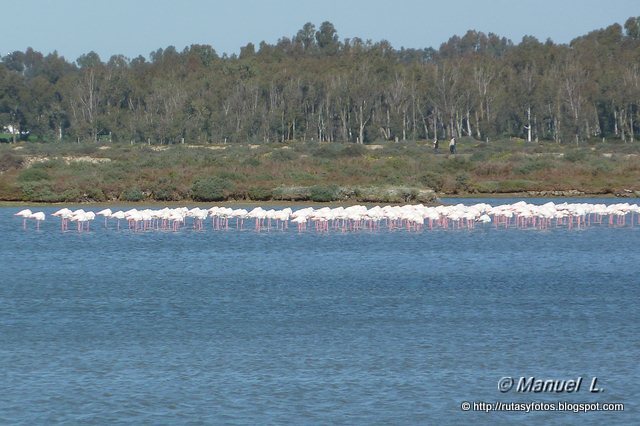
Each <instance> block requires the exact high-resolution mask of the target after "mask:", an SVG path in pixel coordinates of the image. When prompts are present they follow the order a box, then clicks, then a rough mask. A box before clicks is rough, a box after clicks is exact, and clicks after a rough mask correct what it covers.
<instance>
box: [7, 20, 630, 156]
mask: <svg viewBox="0 0 640 426" xmlns="http://www.w3.org/2000/svg"><path fill="white" fill-rule="evenodd" d="M639 105H640V17H632V18H629V19H628V20H627V21H626V22H625V24H624V25H619V24H613V25H611V26H609V27H607V28H605V29H599V30H595V31H592V32H590V33H588V34H586V35H584V36H581V37H578V38H576V39H574V40H572V41H571V42H570V43H569V44H556V43H554V42H552V41H551V40H547V41H546V42H541V41H539V40H537V39H536V38H534V37H531V36H526V37H524V38H523V39H522V40H521V41H520V43H518V44H514V43H513V42H512V41H510V40H508V39H506V38H504V37H499V36H497V35H495V34H492V33H489V34H484V33H482V32H478V31H473V30H470V31H468V32H467V33H466V34H464V35H463V36H453V37H451V38H450V39H449V40H448V41H447V42H446V43H443V44H442V45H441V46H440V47H439V49H438V50H435V49H433V48H424V49H405V48H401V49H394V48H393V47H392V46H391V45H390V44H389V43H388V42H387V41H384V40H383V41H379V42H372V41H369V40H367V41H364V40H362V39H359V38H353V39H344V40H340V39H339V37H338V33H337V31H336V29H335V28H334V26H333V24H331V23H330V22H324V23H322V24H321V25H320V27H319V28H316V27H315V25H313V24H311V23H307V24H305V25H304V26H303V27H302V28H301V29H300V30H299V31H298V32H297V34H295V35H294V36H293V37H283V38H281V39H280V40H278V42H277V43H275V44H268V43H266V42H262V43H260V44H259V46H257V47H256V46H254V45H253V44H252V43H249V44H247V45H246V46H244V47H242V48H241V50H240V53H239V54H238V55H235V54H234V55H230V56H228V55H226V54H223V55H218V54H217V52H216V51H215V49H214V48H213V47H211V46H209V45H191V46H189V47H186V48H185V49H184V50H183V51H182V52H179V51H177V50H176V49H175V47H173V46H169V47H167V48H165V49H158V50H157V51H155V52H152V53H151V54H150V55H149V58H145V57H143V56H138V57H137V58H133V59H129V58H126V57H124V56H122V55H114V56H112V57H111V58H109V60H108V61H106V62H104V61H102V59H101V58H100V57H99V56H98V55H97V54H96V53H95V52H89V53H87V54H84V55H82V56H80V57H79V58H78V59H77V60H76V61H75V62H69V61H67V60H66V59H65V58H64V57H62V56H60V55H58V54H57V53H56V52H53V53H50V54H47V55H46V56H45V55H44V54H42V53H40V52H37V51H34V50H33V49H31V48H29V49H27V50H26V51H25V52H21V51H16V52H13V53H10V54H8V55H6V56H4V57H2V60H1V62H0V126H10V128H11V129H15V130H16V132H14V133H16V134H14V135H12V136H11V138H13V139H16V138H20V137H22V138H27V137H28V138H30V139H33V140H43V141H50V142H53V141H59V140H71V141H87V140H89V141H96V142H97V141H113V142H127V143H128V142H131V143H137V142H144V143H150V144H151V143H153V144H158V143H160V144H173V143H181V142H185V141H187V142H188V143H211V142H215V143H220V142H228V143H232V142H254V143H262V142H286V141H297V140H303V141H322V142H334V141H338V142H354V143H369V142H373V141H377V140H390V141H404V140H435V139H448V138H450V137H452V136H457V137H463V136H469V137H473V138H476V139H478V140H490V139H495V138H504V137H518V138H523V139H526V140H527V141H537V140H549V141H555V142H557V143H578V144H579V143H580V142H582V141H585V140H588V139H590V138H619V139H621V140H623V141H625V142H627V141H633V140H634V139H635V138H636V135H637V133H638V130H640V124H639V123H638V121H639V120H638V109H639ZM18 131H19V132H18ZM27 135H28V136H27ZM4 136H5V137H6V134H5V135H4Z"/></svg>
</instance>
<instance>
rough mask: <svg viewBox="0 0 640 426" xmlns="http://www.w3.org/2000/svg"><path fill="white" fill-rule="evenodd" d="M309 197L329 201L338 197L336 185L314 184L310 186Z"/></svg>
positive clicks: (318, 200) (313, 199)
mask: <svg viewBox="0 0 640 426" xmlns="http://www.w3.org/2000/svg"><path fill="white" fill-rule="evenodd" d="M309 198H310V199H311V201H316V202H321V203H322V202H329V201H336V200H338V199H339V188H338V185H315V186H312V187H311V188H310V194H309Z"/></svg>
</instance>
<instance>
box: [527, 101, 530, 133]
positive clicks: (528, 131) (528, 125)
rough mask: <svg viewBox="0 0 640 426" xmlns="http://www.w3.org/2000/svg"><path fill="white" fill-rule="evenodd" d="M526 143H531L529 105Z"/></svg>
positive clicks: (528, 109)
mask: <svg viewBox="0 0 640 426" xmlns="http://www.w3.org/2000/svg"><path fill="white" fill-rule="evenodd" d="M527 142H531V105H529V106H528V107H527Z"/></svg>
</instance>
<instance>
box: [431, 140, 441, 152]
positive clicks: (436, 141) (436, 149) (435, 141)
mask: <svg viewBox="0 0 640 426" xmlns="http://www.w3.org/2000/svg"><path fill="white" fill-rule="evenodd" d="M438 146H440V142H438V139H436V140H434V141H433V152H435V153H436V154H437V153H438Z"/></svg>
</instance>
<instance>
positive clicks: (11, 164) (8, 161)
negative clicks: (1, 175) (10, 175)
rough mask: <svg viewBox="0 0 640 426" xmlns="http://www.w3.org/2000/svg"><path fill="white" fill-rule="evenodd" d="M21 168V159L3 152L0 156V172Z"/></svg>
mask: <svg viewBox="0 0 640 426" xmlns="http://www.w3.org/2000/svg"><path fill="white" fill-rule="evenodd" d="M21 166H22V158H21V157H19V156H17V155H15V154H13V153H11V152H3V153H2V154H0V171H6V170H9V169H19V168H20V167H21Z"/></svg>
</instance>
